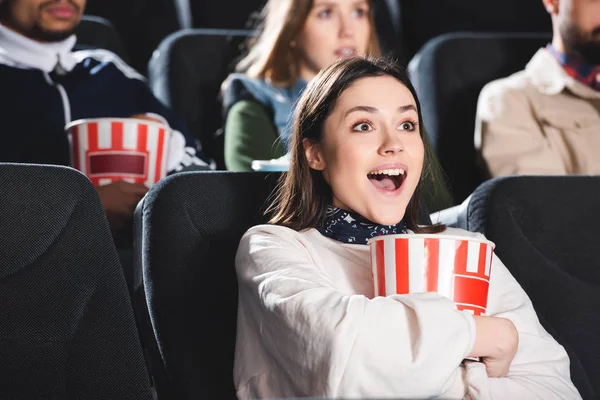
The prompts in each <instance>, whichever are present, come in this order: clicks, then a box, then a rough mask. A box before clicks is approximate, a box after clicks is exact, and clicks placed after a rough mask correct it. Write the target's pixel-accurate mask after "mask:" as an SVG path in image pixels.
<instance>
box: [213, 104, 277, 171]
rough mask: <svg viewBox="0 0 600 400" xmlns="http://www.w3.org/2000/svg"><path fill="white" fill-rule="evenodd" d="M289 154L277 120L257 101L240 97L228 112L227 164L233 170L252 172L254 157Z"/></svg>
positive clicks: (270, 157)
mask: <svg viewBox="0 0 600 400" xmlns="http://www.w3.org/2000/svg"><path fill="white" fill-rule="evenodd" d="M283 155H285V149H284V146H283V144H282V143H281V141H280V140H279V136H278V135H277V131H276V130H275V127H274V126H273V121H272V119H271V117H270V116H269V114H268V113H267V111H266V110H265V108H264V107H263V106H261V105H260V104H259V103H257V102H256V101H252V100H240V101H238V102H236V103H235V104H234V105H233V106H231V108H230V109H229V112H228V113H227V118H226V123H225V165H226V166H227V169H228V170H230V171H252V161H253V160H270V159H273V158H279V157H281V156H283Z"/></svg>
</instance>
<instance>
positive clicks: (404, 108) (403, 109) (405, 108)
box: [398, 104, 417, 113]
mask: <svg viewBox="0 0 600 400" xmlns="http://www.w3.org/2000/svg"><path fill="white" fill-rule="evenodd" d="M410 110H413V111H414V112H417V107H415V106H414V105H413V104H407V105H405V106H402V107H398V112H399V113H405V112H407V111H410Z"/></svg>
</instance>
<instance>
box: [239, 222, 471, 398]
mask: <svg viewBox="0 0 600 400" xmlns="http://www.w3.org/2000/svg"><path fill="white" fill-rule="evenodd" d="M303 240H304V239H303V237H302V236H301V235H300V234H298V233H296V232H295V231H292V230H290V229H286V228H282V227H258V228H254V229H252V230H250V231H249V232H248V233H246V235H244V237H243V238H242V240H241V243H240V247H239V249H238V253H237V257H236V268H237V273H238V279H239V292H240V304H241V309H242V310H243V313H244V317H243V319H244V320H245V321H247V325H245V326H243V327H240V328H241V329H242V330H241V332H243V331H244V330H246V329H250V330H251V331H253V332H254V335H252V337H259V338H260V343H257V344H253V346H258V347H259V348H260V349H261V350H260V351H262V352H263V353H265V352H266V353H267V354H268V358H269V362H270V364H271V366H270V367H269V368H270V372H267V373H268V374H272V373H276V374H277V380H278V384H281V385H283V387H285V388H286V391H287V392H288V393H292V394H293V395H294V396H328V397H356V396H361V397H385V396H394V397H396V398H429V397H437V396H442V397H444V398H456V397H458V398H462V396H463V395H464V394H465V383H464V380H463V369H462V368H460V363H461V361H462V360H463V358H464V357H466V356H467V355H468V354H469V353H470V352H471V350H472V347H473V344H474V340H475V324H474V321H473V317H472V316H471V315H469V314H467V313H463V312H459V311H457V310H456V308H455V306H454V304H453V303H452V301H450V300H449V299H447V298H445V297H442V296H439V295H437V294H435V293H422V294H414V295H408V296H407V295H404V296H390V297H378V298H375V299H372V300H371V299H368V298H367V297H365V296H362V295H346V294H343V293H341V292H340V291H338V290H337V289H336V285H335V283H334V282H332V281H331V280H330V278H329V277H328V276H327V274H326V273H325V272H324V271H323V270H321V269H320V268H319V267H318V265H317V263H315V261H314V260H313V257H320V255H318V254H315V253H314V251H313V253H311V251H308V250H307V247H308V248H310V244H307V243H303ZM321 262H326V260H322V261H321ZM238 334H240V331H238ZM242 334H243V333H242ZM238 340H239V338H238ZM242 340H243V339H242ZM241 362H242V363H247V365H246V367H247V366H248V365H252V360H248V359H245V360H242V361H241ZM242 369H245V367H243V368H242ZM274 371H285V373H280V372H274ZM287 377H289V379H286V378H287ZM282 380H285V382H282ZM244 383H245V382H241V383H240V385H243V384H244ZM250 390H251V391H252V392H253V393H256V392H260V389H259V388H250ZM262 395H271V396H278V395H281V394H280V393H266V394H265V393H263V394H262Z"/></svg>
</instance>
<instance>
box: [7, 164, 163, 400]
mask: <svg viewBox="0 0 600 400" xmlns="http://www.w3.org/2000/svg"><path fill="white" fill-rule="evenodd" d="M0 182H2V190H0V321H2V322H1V323H0V355H1V356H0V359H1V361H0V376H1V377H2V383H1V384H0V398H2V399H41V398H44V399H46V398H48V399H49V398H53V399H76V398H77V399H98V400H100V399H131V400H134V399H151V398H152V393H151V389H150V380H149V375H148V371H147V369H146V366H145V362H144V357H143V352H142V347H141V344H140V341H139V337H138V333H137V330H136V326H135V319H134V316H133V310H132V307H131V301H130V297H129V292H128V289H127V285H126V283H125V278H124V276H123V271H122V270H121V265H120V264H119V260H118V257H117V253H116V250H115V247H114V244H113V241H112V237H111V233H110V229H109V226H108V222H107V220H106V217H105V215H104V210H103V209H102V205H101V203H100V200H99V198H98V195H97V192H96V190H95V189H94V187H93V186H92V184H91V182H90V181H89V180H88V179H87V178H86V177H85V176H84V175H82V174H80V173H79V172H77V171H75V170H74V169H71V168H67V167H58V166H42V165H27V164H0Z"/></svg>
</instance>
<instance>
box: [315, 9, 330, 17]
mask: <svg viewBox="0 0 600 400" xmlns="http://www.w3.org/2000/svg"><path fill="white" fill-rule="evenodd" d="M331 13H332V11H331V9H328V8H326V9H324V10H321V11H319V13H318V14H317V17H319V18H324V19H325V18H329V17H331Z"/></svg>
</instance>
